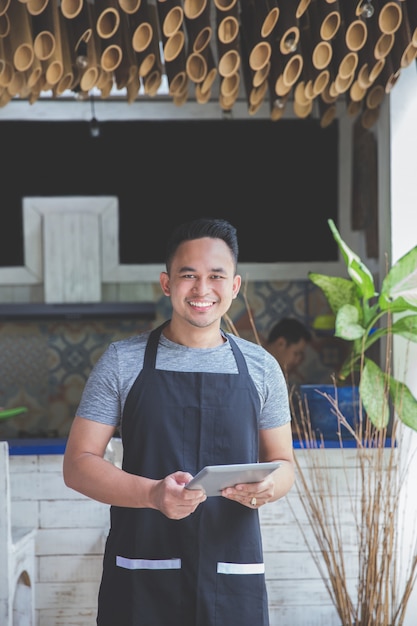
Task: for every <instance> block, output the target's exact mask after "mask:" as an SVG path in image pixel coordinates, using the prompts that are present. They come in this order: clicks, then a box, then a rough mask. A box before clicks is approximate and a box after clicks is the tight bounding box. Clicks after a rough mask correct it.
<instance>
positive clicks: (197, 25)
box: [184, 0, 212, 51]
mask: <svg viewBox="0 0 417 626" xmlns="http://www.w3.org/2000/svg"><path fill="white" fill-rule="evenodd" d="M184 22H185V27H186V31H187V35H188V48H189V50H190V51H192V50H194V42H195V40H196V38H197V37H198V36H199V34H200V32H201V31H202V30H204V31H205V33H206V37H207V36H208V35H209V37H208V39H210V38H211V32H212V29H211V24H210V3H209V2H208V0H184Z"/></svg>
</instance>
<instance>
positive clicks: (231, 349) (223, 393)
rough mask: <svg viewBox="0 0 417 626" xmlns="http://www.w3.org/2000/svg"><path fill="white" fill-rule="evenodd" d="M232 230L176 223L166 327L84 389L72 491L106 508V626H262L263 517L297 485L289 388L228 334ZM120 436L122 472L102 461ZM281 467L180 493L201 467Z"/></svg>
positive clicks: (117, 355)
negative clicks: (215, 489) (218, 489)
mask: <svg viewBox="0 0 417 626" xmlns="http://www.w3.org/2000/svg"><path fill="white" fill-rule="evenodd" d="M237 261H238V240H237V233H236V229H235V228H234V227H233V226H232V225H231V224H230V223H229V222H227V221H225V220H221V219H198V220H193V221H191V222H189V223H186V224H182V225H180V226H179V227H178V228H177V229H175V231H174V232H173V234H172V235H171V238H170V240H169V241H168V245H167V251H166V270H165V271H163V272H161V274H160V285H161V288H162V292H163V293H164V295H165V296H166V297H168V298H170V301H171V306H172V315H171V318H170V319H168V320H166V321H165V322H164V323H162V324H161V325H160V326H158V327H157V328H156V329H154V330H152V331H147V332H144V333H141V334H138V335H136V336H133V337H131V338H129V339H123V340H120V341H117V342H114V343H112V344H110V345H109V346H108V348H107V349H106V351H105V352H104V354H103V356H102V357H101V358H100V359H99V361H98V362H97V364H96V365H95V367H94V368H93V371H92V372H91V374H90V377H89V379H88V381H87V383H86V386H85V389H84V392H83V395H82V398H81V401H80V404H79V407H78V410H77V414H76V417H75V418H74V421H73V424H72V427H71V432H70V434H69V438H68V442H67V445H66V450H65V454H64V464H63V475H64V480H65V484H66V485H67V486H68V487H70V488H72V489H74V490H76V491H79V492H81V493H83V494H85V495H86V496H88V497H90V498H93V499H95V500H97V501H99V502H104V503H107V504H109V505H110V516H111V520H110V521H111V524H110V531H109V534H108V537H107V541H106V547H105V554H104V559H103V574H102V580H101V585H100V590H99V597H98V613H97V624H98V625H99V626H116V625H117V626H150V625H151V624H152V626H168V625H169V626H226V625H227V626H229V625H232V624H239V626H254V625H255V624H256V626H268V625H269V616H268V599H267V590H266V582H265V566H264V561H263V550H262V537H261V528H260V521H259V509H260V507H263V506H268V504H269V503H270V502H274V501H276V500H278V499H279V498H282V497H283V496H285V495H286V494H287V493H288V492H289V490H290V489H291V488H292V486H293V483H294V478H295V474H294V457H293V441H292V432H291V414H290V409H289V398H288V390H287V385H286V381H285V378H284V376H283V373H282V370H281V368H280V367H279V364H278V363H277V361H276V360H275V358H273V356H272V355H270V354H269V353H268V352H267V350H265V349H264V348H263V347H262V346H259V345H258V344H255V343H253V342H250V341H247V340H245V339H242V338H240V337H237V336H232V335H231V334H229V333H226V332H225V331H223V329H222V328H221V320H222V317H223V316H224V315H225V313H226V312H227V311H228V310H229V308H230V306H231V304H232V301H233V299H234V298H236V297H237V295H238V293H239V289H240V286H241V276H240V275H239V274H238V273H237ZM119 427H120V434H121V438H122V443H123V462H122V468H118V467H116V466H115V465H113V464H111V463H109V462H108V461H106V460H104V458H103V457H104V454H105V451H106V447H107V445H108V443H109V441H110V439H111V437H112V436H113V435H114V433H115V431H116V429H117V428H119ZM258 461H263V462H268V461H281V466H280V467H279V468H278V469H276V470H275V471H274V472H272V473H271V474H270V475H269V476H268V477H267V478H265V479H264V480H262V481H261V482H258V483H246V484H239V485H235V486H234V487H228V488H226V489H224V490H223V491H222V495H221V496H218V497H217V496H214V497H207V496H206V494H205V492H204V491H203V490H200V489H199V490H189V489H186V488H185V485H186V484H187V483H188V482H189V481H190V480H191V478H192V477H193V476H194V475H195V474H196V473H197V472H198V471H199V470H200V469H202V468H203V467H204V466H205V465H219V464H230V463H248V462H258Z"/></svg>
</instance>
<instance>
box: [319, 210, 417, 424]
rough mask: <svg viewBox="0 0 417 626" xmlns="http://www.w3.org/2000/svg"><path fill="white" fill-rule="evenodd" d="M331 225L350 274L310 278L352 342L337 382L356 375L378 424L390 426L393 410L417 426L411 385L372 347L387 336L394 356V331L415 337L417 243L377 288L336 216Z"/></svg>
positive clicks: (363, 399) (338, 328)
mask: <svg viewBox="0 0 417 626" xmlns="http://www.w3.org/2000/svg"><path fill="white" fill-rule="evenodd" d="M328 224H329V227H330V229H331V232H332V234H333V237H334V239H335V241H336V243H337V244H338V246H339V249H340V252H341V254H342V256H343V259H344V262H345V264H346V269H347V273H348V276H349V278H343V277H336V276H329V275H325V274H319V273H315V272H310V273H309V274H308V277H309V279H310V280H311V281H312V282H313V283H314V284H315V285H317V287H319V288H320V289H321V290H322V292H323V294H324V295H325V297H326V299H327V302H328V304H329V307H330V309H331V311H332V316H331V321H330V323H331V324H332V325H333V326H332V327H333V328H334V335H335V336H336V337H339V338H340V339H343V340H345V341H346V342H348V343H349V345H350V352H349V353H348V356H347V358H346V360H345V362H344V363H343V365H342V367H341V369H340V371H339V372H337V373H336V377H335V385H336V384H337V383H339V384H344V383H346V381H349V379H350V377H351V378H354V377H355V376H356V379H359V397H360V403H361V405H362V406H363V408H364V410H365V413H366V416H367V418H368V419H369V420H370V421H371V423H372V424H373V425H374V426H376V427H377V428H385V427H387V426H388V423H389V421H390V417H391V415H390V413H391V411H390V409H391V410H393V411H397V413H398V417H399V418H400V419H401V421H402V422H403V423H404V424H406V425H407V426H409V427H410V428H412V429H413V430H417V399H416V398H415V397H414V396H413V394H412V393H411V391H410V389H409V388H408V387H407V385H405V384H404V383H402V382H400V381H399V380H396V379H395V378H394V377H393V376H392V374H391V368H390V367H387V368H384V371H383V370H382V369H381V367H380V366H379V365H378V364H377V363H376V362H375V361H374V360H372V359H371V358H370V356H369V350H370V348H371V347H372V346H375V344H376V343H377V342H379V341H380V340H381V339H383V338H386V340H387V354H388V361H390V358H389V355H390V354H391V347H392V346H391V343H392V336H393V335H395V334H396V335H400V336H402V337H404V338H405V339H406V340H409V341H413V342H417V246H415V247H414V248H412V249H411V250H410V251H409V252H408V253H406V254H405V255H404V256H403V257H402V258H400V259H399V260H398V261H397V262H396V263H395V264H394V265H393V266H392V267H391V269H390V270H389V271H388V273H387V275H386V277H385V278H384V280H383V281H382V285H381V289H380V291H379V292H378V291H377V289H376V287H375V284H374V278H373V276H372V273H371V272H370V270H369V269H368V268H367V267H366V265H365V264H364V263H363V262H362V261H361V259H360V258H359V256H358V255H357V254H355V253H354V252H353V251H352V250H351V249H350V248H349V246H347V245H346V243H345V242H344V241H343V239H342V238H341V236H340V233H339V231H338V229H337V228H336V226H335V224H334V222H333V220H331V219H329V220H328ZM394 316H395V319H393V317H394ZM323 323H324V325H327V326H328V323H329V320H328V319H324V320H323V317H320V318H316V320H315V324H314V325H315V326H316V327H323ZM323 395H324V396H326V399H327V400H331V399H332V398H330V397H329V395H328V394H326V393H324V394H323ZM400 405H401V411H398V410H397V409H398V407H399V406H400Z"/></svg>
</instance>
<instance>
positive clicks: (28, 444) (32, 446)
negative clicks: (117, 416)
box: [8, 439, 391, 456]
mask: <svg viewBox="0 0 417 626" xmlns="http://www.w3.org/2000/svg"><path fill="white" fill-rule="evenodd" d="M8 443H9V454H11V455H15V456H17V455H30V454H64V452H65V447H66V445H67V440H66V439H8ZM343 447H344V448H356V447H357V446H356V442H355V441H353V440H352V441H343ZM385 447H387V448H389V447H391V439H387V440H386V443H385ZM294 448H295V449H307V450H309V449H312V448H318V446H314V445H313V446H311V445H310V446H306V444H305V442H303V443H301V442H300V441H296V440H294ZM329 448H340V444H339V441H330V440H328V441H325V442H324V448H320V449H326V450H328V449H329Z"/></svg>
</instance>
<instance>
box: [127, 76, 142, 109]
mask: <svg viewBox="0 0 417 626" xmlns="http://www.w3.org/2000/svg"><path fill="white" fill-rule="evenodd" d="M140 87H141V82H140V78H139V76H138V75H136V76H134V77H133V78H132V80H130V81H129V82H128V83H127V86H126V94H127V103H128V104H132V102H135V100H136V98H137V96H138V94H139V90H140Z"/></svg>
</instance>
